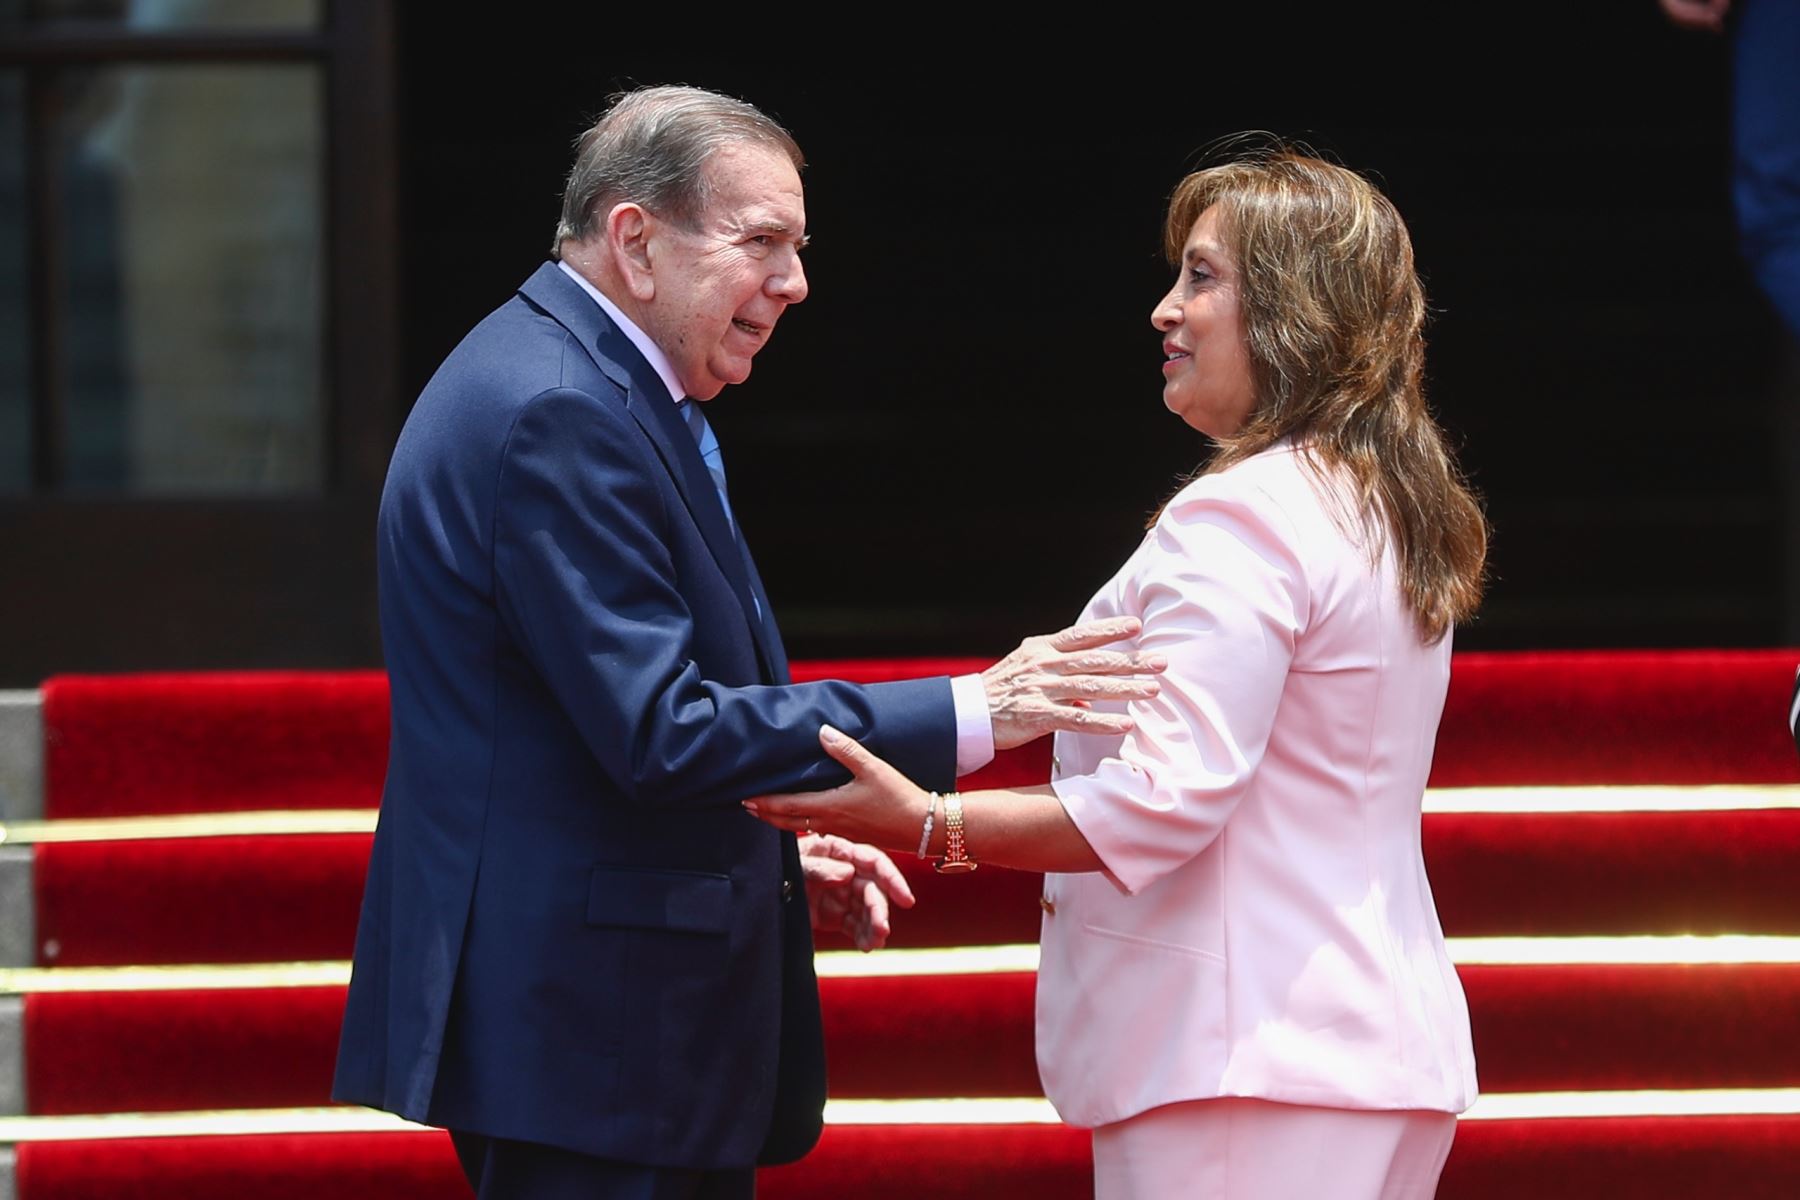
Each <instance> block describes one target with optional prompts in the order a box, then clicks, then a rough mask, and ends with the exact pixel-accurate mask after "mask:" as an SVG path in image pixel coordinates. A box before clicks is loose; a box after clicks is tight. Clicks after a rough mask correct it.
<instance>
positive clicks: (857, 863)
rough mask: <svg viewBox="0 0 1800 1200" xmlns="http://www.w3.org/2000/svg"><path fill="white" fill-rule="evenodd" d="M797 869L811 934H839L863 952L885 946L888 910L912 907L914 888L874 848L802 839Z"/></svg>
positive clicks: (833, 839)
mask: <svg viewBox="0 0 1800 1200" xmlns="http://www.w3.org/2000/svg"><path fill="white" fill-rule="evenodd" d="M800 867H801V870H802V871H803V872H804V874H805V876H806V906H807V908H808V909H809V910H810V912H811V914H812V927H813V928H814V929H827V930H834V931H837V932H841V933H843V934H844V935H845V936H846V937H848V938H849V939H850V940H851V941H852V942H854V943H856V948H857V949H858V950H861V951H864V952H865V953H866V952H868V951H870V950H879V949H881V947H882V946H884V945H886V944H887V939H888V934H890V933H892V932H893V926H892V922H891V920H890V916H889V913H890V908H894V907H897V908H911V907H912V906H913V902H914V901H913V893H912V888H911V887H910V886H908V884H907V882H906V876H904V875H902V874H901V873H900V868H898V867H896V866H895V865H894V863H893V860H892V859H890V858H889V857H888V856H887V855H886V854H883V853H882V852H881V851H880V850H877V849H876V848H875V847H874V846H869V845H864V844H861V843H857V842H852V841H849V840H847V839H845V838H841V837H837V836H834V835H832V834H810V835H809V834H802V835H801V838H800Z"/></svg>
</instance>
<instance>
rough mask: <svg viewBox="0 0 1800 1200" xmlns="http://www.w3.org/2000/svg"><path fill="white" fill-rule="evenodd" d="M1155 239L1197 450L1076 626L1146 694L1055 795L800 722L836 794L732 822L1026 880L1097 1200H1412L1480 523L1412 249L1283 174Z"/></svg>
mask: <svg viewBox="0 0 1800 1200" xmlns="http://www.w3.org/2000/svg"><path fill="white" fill-rule="evenodd" d="M1167 243H1168V249H1169V253H1170V257H1171V259H1173V260H1174V261H1175V262H1176V264H1177V270H1178V274H1177V278H1176V281H1175V284H1174V286H1173V287H1172V288H1171V289H1170V290H1169V293H1168V294H1167V295H1166V296H1164V297H1163V299H1162V300H1161V301H1160V302H1159V303H1158V304H1157V305H1156V308H1155V309H1154V311H1153V313H1152V317H1151V320H1152V324H1154V325H1155V327H1156V329H1157V330H1158V331H1159V332H1160V333H1161V334H1162V338H1163V343H1162V348H1163V354H1164V359H1165V361H1164V364H1163V377H1164V385H1163V400H1164V402H1165V403H1166V404H1167V406H1168V407H1169V409H1170V410H1171V411H1173V412H1174V413H1175V414H1176V415H1177V416H1179V417H1180V418H1181V419H1182V420H1184V421H1186V422H1187V423H1188V424H1189V425H1190V426H1192V427H1193V428H1195V429H1197V430H1199V431H1200V432H1202V433H1204V434H1206V435H1207V436H1208V437H1209V438H1211V439H1212V440H1213V441H1215V442H1216V443H1217V444H1218V452H1217V453H1216V454H1215V456H1214V457H1213V459H1212V461H1211V463H1210V464H1209V465H1208V467H1207V468H1206V470H1205V471H1204V472H1203V473H1201V474H1200V475H1198V476H1197V477H1196V478H1194V479H1192V480H1191V481H1190V482H1188V483H1187V484H1186V485H1185V486H1184V487H1182V488H1181V490H1180V491H1179V492H1177V493H1176V494H1175V496H1174V497H1173V498H1172V499H1171V500H1170V501H1169V502H1168V504H1167V505H1166V506H1165V507H1164V508H1163V510H1162V512H1161V513H1160V514H1159V515H1158V516H1157V518H1156V520H1155V522H1154V523H1153V524H1152V526H1151V528H1150V530H1149V532H1148V534H1147V535H1146V537H1145V538H1144V541H1143V544H1142V545H1141V546H1139V548H1138V549H1137V551H1136V553H1134V554H1133V555H1132V556H1131V557H1130V558H1129V559H1128V560H1127V561H1126V563H1125V565H1124V566H1123V567H1122V568H1121V569H1120V570H1119V572H1118V574H1117V575H1115V576H1114V577H1113V579H1112V580H1111V581H1110V582H1108V583H1107V584H1106V586H1104V587H1103V588H1101V589H1100V591H1099V593H1098V594H1097V595H1095V597H1094V598H1093V600H1092V601H1091V602H1090V603H1089V604H1088V607H1087V610H1086V612H1085V613H1084V614H1083V619H1084V620H1086V619H1091V618H1095V617H1107V616H1131V617H1136V618H1138V619H1139V620H1140V621H1141V622H1142V629H1141V632H1140V634H1139V636H1138V638H1137V639H1136V641H1137V647H1136V648H1138V649H1140V650H1142V651H1145V652H1151V653H1154V654H1156V655H1159V656H1161V657H1162V658H1163V659H1165V660H1166V671H1165V672H1164V674H1163V676H1162V686H1161V692H1160V694H1159V695H1158V696H1157V697H1156V698H1155V699H1153V700H1148V701H1143V700H1139V701H1133V702H1131V703H1130V704H1129V706H1128V708H1127V711H1128V712H1129V714H1130V716H1131V718H1132V720H1133V723H1134V728H1133V730H1132V732H1130V733H1128V734H1126V735H1124V736H1122V737H1120V736H1100V735H1070V734H1059V735H1058V736H1057V741H1056V751H1055V755H1056V756H1055V759H1054V768H1053V777H1052V780H1051V782H1050V783H1049V785H1047V786H1045V787H1039V788H1031V789H1026V790H1022V791H1010V792H976V793H970V794H965V795H961V796H956V795H951V796H942V797H940V796H936V795H934V794H932V793H929V792H924V791H921V790H920V789H918V788H916V787H914V786H913V785H912V784H911V783H909V782H908V781H907V780H906V779H905V778H904V777H902V776H900V775H899V774H898V773H897V772H895V771H893V770H892V769H891V768H889V767H888V766H887V765H886V764H885V763H883V762H881V761H880V760H879V759H876V758H874V757H873V756H872V755H870V754H868V753H867V752H866V751H865V750H863V749H862V747H860V746H858V745H856V744H855V743H854V742H852V741H850V740H848V739H847V738H845V737H844V736H843V735H841V734H839V733H837V732H836V731H835V730H831V729H826V730H823V731H821V737H822V739H823V740H824V743H825V745H826V747H827V749H828V750H829V751H830V753H831V754H832V755H833V756H834V757H835V758H837V759H838V760H839V761H841V762H842V763H844V764H845V765H846V766H847V767H849V768H850V770H851V771H852V773H853V775H854V776H855V778H854V779H853V781H852V782H851V783H849V784H846V785H845V786H843V787H841V788H838V789H836V790H834V791H829V792H820V793H814V794H811V795H801V796H784V797H770V798H766V799H763V800H759V801H756V802H754V803H753V809H754V811H756V812H757V814H758V815H759V816H762V817H763V818H764V819H766V820H770V821H773V822H774V823H776V824H778V825H783V826H784V827H787V828H796V829H798V828H806V827H810V828H812V829H814V830H825V831H829V832H833V833H840V834H844V835H846V836H848V837H851V838H853V839H857V840H866V841H872V842H875V843H877V844H880V845H884V846H888V847H897V848H907V849H911V848H919V849H920V850H921V853H931V854H936V855H939V856H941V861H940V864H939V865H940V869H946V870H956V869H969V868H970V864H972V863H973V862H974V861H975V860H980V861H983V862H993V863H997V864H1001V865H1005V866H1012V867H1018V868H1024V869H1033V870H1042V871H1045V872H1047V873H1048V874H1047V878H1046V879H1045V886H1044V899H1043V907H1044V923H1043V952H1042V963H1041V966H1040V969H1039V978H1038V1031H1037V1033H1038V1037H1037V1044H1038V1062H1039V1067H1040V1070H1041V1073H1042V1075H1043V1080H1044V1087H1045V1092H1046V1094H1047V1095H1048V1096H1049V1097H1050V1099H1051V1100H1052V1101H1053V1102H1054V1103H1055V1105H1056V1107H1057V1110H1058V1111H1059V1112H1060V1113H1061V1114H1062V1116H1063V1117H1064V1119H1065V1120H1068V1121H1069V1122H1071V1123H1073V1124H1076V1125H1080V1126H1087V1127H1091V1128H1093V1130H1094V1168H1095V1181H1096V1191H1097V1194H1098V1195H1099V1196H1100V1197H1103V1198H1108V1200H1110V1198H1114V1197H1132V1198H1136V1197H1154V1198H1157V1200H1166V1198H1170V1197H1214V1196H1217V1197H1255V1198H1256V1200H1282V1198H1284V1197H1295V1198H1302V1197H1304V1198H1306V1200H1316V1198H1319V1197H1330V1198H1332V1200H1363V1198H1365V1197H1367V1198H1375V1197H1382V1198H1391V1200H1399V1198H1403V1197H1404V1198H1411V1197H1428V1196H1431V1195H1432V1194H1433V1192H1434V1191H1435V1188H1436V1184H1437V1178H1438V1174H1439V1172H1440V1171H1441V1170H1442V1168H1443V1164H1444V1160H1445V1157H1446V1156H1447V1154H1448V1153H1449V1149H1450V1142H1451V1138H1452V1136H1453V1135H1454V1132H1455V1124H1456V1122H1455V1116H1454V1114H1456V1113H1458V1112H1460V1111H1462V1110H1463V1109H1465V1108H1467V1107H1468V1105H1469V1104H1470V1103H1471V1102H1472V1101H1473V1100H1474V1097H1475V1063H1474V1055H1473V1053H1472V1050H1471V1047H1470V1038H1469V1017H1468V1010H1467V1007H1466V1005H1465V1002H1464V999H1463V994H1462V988H1461V986H1460V984H1459V983H1458V980H1457V976H1456V972H1455V970H1454V968H1453V967H1452V966H1451V963H1450V960H1449V957H1448V955H1447V954H1446V952H1445V948H1444V937H1443V932H1442V929H1441V927H1440V926H1439V923H1438V919H1437V913H1436V910H1435V908H1434V906H1433V903H1432V899H1431V890H1430V886H1429V884H1428V883H1427V881H1426V878H1425V868H1424V862H1423V859H1422V857H1421V854H1420V834H1419V825H1420V819H1419V814H1420V804H1421V800H1422V797H1423V795H1424V790H1425V780H1426V776H1427V774H1428V773H1429V770H1430V766H1431V754H1432V747H1433V743H1434V740H1435V737H1436V732H1437V724H1438V717H1439V715H1440V713H1441V711H1442V708H1443V702H1444V693H1445V688H1446V686H1447V683H1448V680H1449V672H1450V630H1451V627H1452V625H1453V624H1454V622H1455V621H1456V620H1457V619H1459V618H1462V617H1464V616H1466V615H1468V614H1469V613H1470V612H1471V611H1472V610H1473V608H1474V607H1475V604H1476V601H1477V599H1478V597H1479V594H1480V588H1481V578H1482V560H1483V556H1484V554H1485V549H1486V541H1487V536H1486V534H1487V530H1486V522H1485V521H1484V519H1483V517H1482V515H1481V512H1480V509H1479V507H1478V506H1477V504H1476V502H1475V500H1474V499H1473V497H1472V496H1471V495H1470V493H1469V491H1468V489H1467V488H1466V486H1465V485H1464V484H1463V482H1462V479H1461V476H1460V474H1459V472H1458V471H1457V468H1456V466H1455V464H1454V462H1453V461H1452V460H1451V457H1450V455H1449V453H1448V452H1447V451H1446V449H1445V448H1444V444H1443V438H1442V435H1441V434H1440V432H1439V430H1438V428H1437V426H1436V424H1435V423H1434V422H1433V420H1432V418H1431V416H1430V414H1429V412H1428V411H1427V409H1426V407H1425V403H1424V399H1423V397H1422V394H1421V388H1420V374H1421V368H1422V361H1423V350H1424V343H1423V339H1422V337H1421V334H1420V326H1421V323H1422V321H1423V318H1424V312H1425V307H1424V299H1423V295H1422V293H1421V290H1420V287H1419V282H1418V278H1417V275H1416V273H1415V271H1414V267H1413V257H1412V247H1411V243H1410V240H1409V238H1408V236H1407V233H1406V227H1405V225H1404V224H1403V223H1402V222H1401V220H1400V217H1399V215H1398V214H1397V213H1396V212H1395V211H1394V208H1393V206H1392V205H1391V204H1390V203H1389V202H1388V201H1387V200H1386V199H1385V198H1384V197H1383V196H1381V195H1380V194H1379V193H1378V192H1377V191H1376V190H1375V189H1374V188H1373V187H1371V186H1370V185H1369V184H1368V183H1367V182H1366V181H1365V180H1363V179H1362V178H1361V177H1359V176H1358V175H1356V174H1354V173H1353V172H1350V171H1348V170H1345V169H1343V168H1341V167H1337V166H1333V165H1331V164H1329V163H1325V162H1321V161H1319V160H1317V159H1313V158H1308V157H1304V156H1301V155H1298V154H1294V153H1289V152H1285V151H1281V152H1275V153H1270V154H1264V155H1259V156H1256V157H1251V158H1246V159H1243V160H1240V161H1236V162H1232V163H1228V164H1225V165H1222V166H1217V167H1212V168H1209V169H1207V170H1203V171H1200V172H1197V173H1196V174H1194V175H1191V176H1189V177H1188V178H1187V179H1185V180H1184V181H1183V182H1182V184H1181V185H1180V187H1179V188H1178V189H1177V190H1176V192H1175V195H1174V197H1173V199H1172V201H1171V203H1170V207H1169V215H1168V223H1167Z"/></svg>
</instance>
